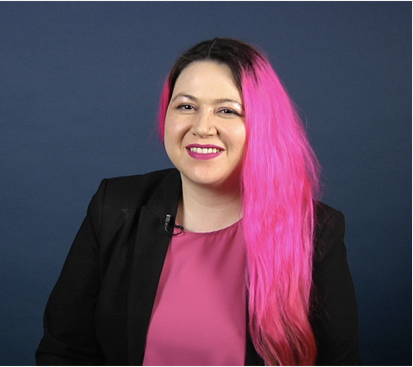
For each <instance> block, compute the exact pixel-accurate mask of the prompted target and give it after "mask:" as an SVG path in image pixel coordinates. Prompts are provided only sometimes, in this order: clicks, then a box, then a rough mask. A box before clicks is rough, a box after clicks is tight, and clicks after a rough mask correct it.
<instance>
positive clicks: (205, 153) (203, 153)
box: [186, 144, 224, 160]
mask: <svg viewBox="0 0 413 367" xmlns="http://www.w3.org/2000/svg"><path fill="white" fill-rule="evenodd" d="M186 149H187V152H188V154H189V156H190V157H191V158H193V159H197V160H209V159H214V158H216V157H218V156H219V155H220V154H221V153H222V152H223V151H224V149H223V148H221V147H217V146H215V145H204V146H202V145H198V144H191V145H188V146H187V147H186Z"/></svg>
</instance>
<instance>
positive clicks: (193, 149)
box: [189, 147, 222, 154]
mask: <svg viewBox="0 0 413 367" xmlns="http://www.w3.org/2000/svg"><path fill="white" fill-rule="evenodd" d="M189 150H190V151H191V152H193V153H199V154H211V153H219V152H221V151H222V149H217V148H196V147H191V148H189Z"/></svg>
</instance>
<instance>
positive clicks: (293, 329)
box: [158, 55, 319, 365]
mask: <svg viewBox="0 0 413 367" xmlns="http://www.w3.org/2000/svg"><path fill="white" fill-rule="evenodd" d="M241 79H242V80H241V84H242V94H243V102H244V109H245V121H246V130H247V144H246V151H245V155H244V163H243V171H242V178H241V189H242V200H243V213H244V220H243V223H244V233H245V239H246V243H247V277H248V280H247V282H248V290H249V320H250V325H249V328H250V333H251V337H252V341H253V343H254V346H255V348H256V350H257V352H258V353H259V354H260V355H261V357H262V358H263V359H264V360H265V362H266V363H267V364H268V365H313V364H314V363H315V360H316V354H317V346H316V342H315V338H314V334H313V331H312V328H311V325H310V322H309V310H310V292H311V286H312V259H313V250H314V245H313V235H314V223H315V218H314V207H313V205H314V204H313V198H314V197H315V196H316V195H317V194H318V187H319V186H318V173H319V165H318V161H317V158H316V156H315V154H314V152H313V150H312V148H311V146H310V144H309V142H308V139H307V135H306V132H305V129H304V126H303V124H302V122H301V120H300V118H299V116H298V114H297V112H296V110H295V108H294V106H293V103H292V101H291V100H290V98H289V96H288V95H287V93H286V91H285V90H284V88H283V86H282V84H281V82H280V80H279V78H278V77H277V75H276V73H275V72H274V70H273V68H272V67H271V65H270V63H269V61H268V60H267V59H266V58H265V57H264V56H262V55H260V57H256V58H255V59H254V63H253V67H252V68H250V69H248V70H247V69H243V73H242V78H241ZM170 94H171V87H170V82H169V78H168V79H167V81H166V82H165V85H164V88H163V91H162V96H161V101H160V109H159V125H158V129H159V134H160V137H161V139H162V141H163V139H164V126H165V116H166V110H167V108H168V104H169V99H170Z"/></svg>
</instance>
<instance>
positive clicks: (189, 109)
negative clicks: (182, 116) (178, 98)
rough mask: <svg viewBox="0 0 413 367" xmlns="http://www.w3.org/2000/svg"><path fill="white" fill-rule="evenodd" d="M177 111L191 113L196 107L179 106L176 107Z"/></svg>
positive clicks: (183, 104) (188, 105)
mask: <svg viewBox="0 0 413 367" xmlns="http://www.w3.org/2000/svg"><path fill="white" fill-rule="evenodd" d="M176 109H177V110H181V111H191V110H194V109H195V107H194V106H192V105H190V104H185V103H182V104H180V105H178V106H177V107H176Z"/></svg>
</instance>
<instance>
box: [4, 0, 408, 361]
mask: <svg viewBox="0 0 413 367" xmlns="http://www.w3.org/2000/svg"><path fill="white" fill-rule="evenodd" d="M215 36H228V37H236V38H240V39H243V40H245V41H247V42H251V43H253V44H256V45H259V46H261V47H262V48H263V49H264V50H266V51H267V53H268V55H269V57H270V59H271V61H272V63H273V65H274V67H275V69H276V70H277V71H278V73H279V75H280V77H281V79H282V80H283V81H284V82H285V85H286V87H287V89H288V91H289V93H290V94H291V96H292V98H293V99H294V100H295V102H296V103H297V104H298V106H299V107H300V109H301V111H302V114H303V116H304V118H305V120H306V124H307V126H308V131H309V135H310V137H311V141H312V143H313V146H314V148H315V150H316V153H317V154H318V156H319V159H320V161H321V163H322V165H323V167H324V171H323V179H324V183H325V185H326V186H325V196H324V201H325V202H326V203H328V204H330V205H332V206H334V207H336V208H337V209H340V210H342V211H343V212H344V213H345V215H346V218H347V235H346V244H347V247H348V258H349V263H350V267H351V270H352V274H353V278H354V283H355V287H356V291H357V296H358V303H359V313H360V329H361V330H360V331H361V353H362V358H363V362H364V364H366V365H410V364H411V355H412V354H411V345H412V344H411V342H412V340H411V331H412V329H411V315H412V313H411V297H412V294H411V259H412V253H411V240H412V238H411V224H412V217H411V203H412V196H411V167H412V162H411V142H412V136H411V116H412V111H411V98H412V95H411V81H412V74H411V61H412V60H411V54H412V49H411V3H410V2H362V3H359V2H321V3H319V2H308V3H307V2H288V3H284V2H189V3H187V2H185V3H174V2H168V3H167V2H165V3H163V2H125V3H123V2H91V3H86V2H69V3H66V2H51V3H49V2H1V3H0V157H1V170H0V231H1V232H0V238H1V240H0V241H1V242H0V292H1V293H0V299H1V301H0V364H3V365H4V364H6V365H30V364H33V363H34V351H35V349H36V348H37V345H38V342H39V340H40V338H41V335H42V314H43V310H44V307H45V304H46V301H47V298H48V296H49V294H50V291H51V289H52V287H53V285H54V283H55V282H56V280H57V277H58V275H59V272H60V269H61V267H62V264H63V261H64V259H65V256H66V254H67V252H68V250H69V247H70V245H71V241H72V239H73V237H74V235H75V233H76V231H77V229H78V227H79V225H80V223H81V221H82V219H83V217H84V214H85V210H86V207H87V204H88V202H89V200H90V198H91V196H92V195H93V193H94V192H95V190H96V189H97V186H98V184H99V182H100V180H101V179H102V178H104V177H111V176H119V175H129V174H135V173H143V172H146V171H150V170H156V169H160V168H165V167H170V166H171V164H170V163H169V161H168V159H167V157H166V156H165V154H164V152H163V148H162V146H161V145H160V143H159V142H158V141H157V138H156V136H155V134H154V131H153V130H154V123H155V120H156V110H157V104H158V96H159V92H160V89H161V85H162V82H163V79H164V77H165V75H166V73H167V71H168V68H169V67H170V66H171V64H172V63H173V61H174V60H175V58H176V57H177V56H178V55H179V54H180V53H181V52H182V51H184V50H185V49H186V48H187V47H189V46H191V45H192V44H194V43H196V42H198V41H200V40H203V39H207V38H212V37H215Z"/></svg>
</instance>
